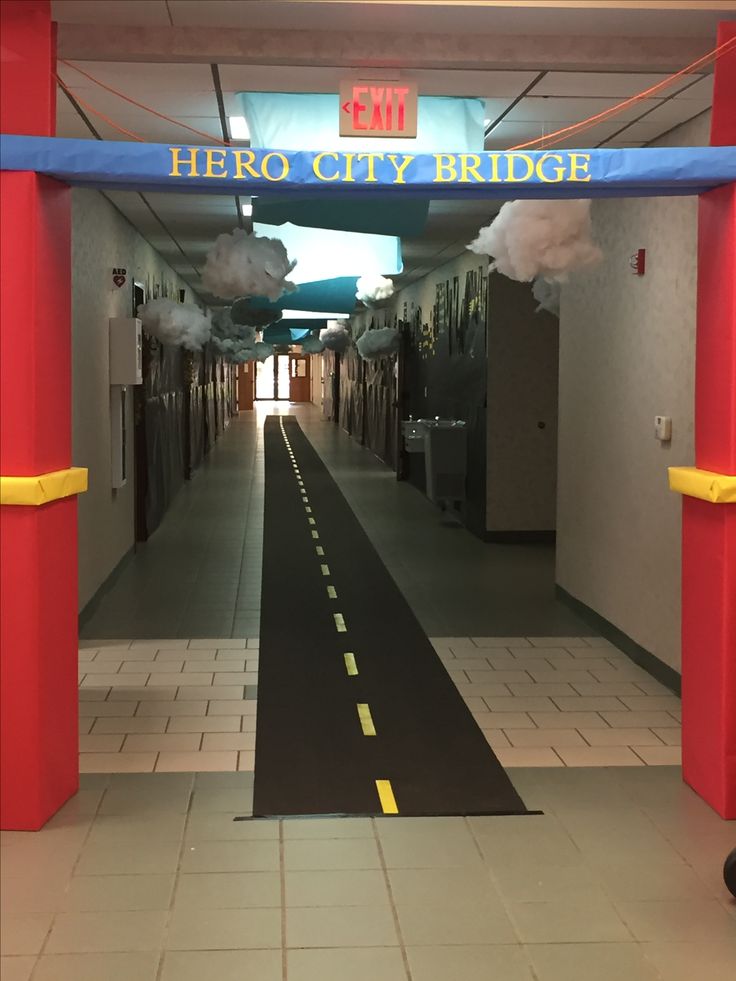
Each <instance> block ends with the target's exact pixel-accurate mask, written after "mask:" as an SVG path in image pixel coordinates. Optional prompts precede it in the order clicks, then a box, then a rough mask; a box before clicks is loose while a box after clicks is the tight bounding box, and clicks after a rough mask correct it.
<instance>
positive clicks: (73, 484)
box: [0, 467, 87, 507]
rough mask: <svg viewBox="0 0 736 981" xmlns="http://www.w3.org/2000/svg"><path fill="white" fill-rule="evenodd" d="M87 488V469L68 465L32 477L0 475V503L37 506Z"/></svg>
mask: <svg viewBox="0 0 736 981" xmlns="http://www.w3.org/2000/svg"><path fill="white" fill-rule="evenodd" d="M86 490H87V470H86V469H85V468H84V467H69V468H68V469H67V470H52V471H51V472H49V473H40V474H36V475H35V476H33V477H0V504H20V505H31V506H32V507H39V506H40V505H42V504H50V503H51V501H59V500H61V499H62V498H64V497H73V496H74V495H75V494H83V493H84V492H85V491H86Z"/></svg>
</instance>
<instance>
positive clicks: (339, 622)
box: [332, 613, 348, 634]
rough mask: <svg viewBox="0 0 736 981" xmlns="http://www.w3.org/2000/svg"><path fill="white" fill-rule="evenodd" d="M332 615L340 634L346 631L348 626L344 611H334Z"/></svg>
mask: <svg viewBox="0 0 736 981" xmlns="http://www.w3.org/2000/svg"><path fill="white" fill-rule="evenodd" d="M332 615H333V617H334V620H335V627H336V629H337V632H338V633H339V634H344V633H346V632H347V629H348V628H347V626H346V625H345V617H344V616H343V615H342V613H333V614H332Z"/></svg>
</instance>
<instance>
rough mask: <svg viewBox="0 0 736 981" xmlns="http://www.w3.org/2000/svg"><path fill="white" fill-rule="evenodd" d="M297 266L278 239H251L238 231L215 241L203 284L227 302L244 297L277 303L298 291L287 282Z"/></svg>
mask: <svg viewBox="0 0 736 981" xmlns="http://www.w3.org/2000/svg"><path fill="white" fill-rule="evenodd" d="M295 265H296V262H295V261H294V262H292V261H290V259H289V256H288V255H287V253H286V249H285V248H284V244H283V242H280V241H279V239H277V238H264V237H261V236H259V235H253V234H250V235H249V234H248V233H247V232H245V231H243V229H242V228H236V229H235V231H233V232H232V234H230V235H228V234H223V235H218V236H217V238H216V239H215V244H214V245H213V246H212V248H211V249H210V251H209V252H208V253H207V260H206V262H205V265H204V269H203V270H202V283H203V285H204V287H205V289H207V290H209V291H210V292H211V293H213V294H214V295H215V296H221V297H222V298H223V299H224V300H232V299H234V298H235V297H244V296H265V297H267V298H268V299H269V300H278V298H279V297H280V296H282V295H283V294H284V293H289V292H291V291H292V290H295V289H296V286H295V285H294V283H290V282H289V280H288V279H287V278H286V277H287V276H288V275H289V273H290V272H291V270H292V269H293V268H294V266H295Z"/></svg>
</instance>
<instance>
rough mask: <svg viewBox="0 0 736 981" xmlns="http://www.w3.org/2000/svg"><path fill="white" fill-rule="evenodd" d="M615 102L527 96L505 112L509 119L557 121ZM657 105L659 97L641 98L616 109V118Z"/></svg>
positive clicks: (581, 116) (600, 109) (577, 117)
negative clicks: (655, 98)
mask: <svg viewBox="0 0 736 981" xmlns="http://www.w3.org/2000/svg"><path fill="white" fill-rule="evenodd" d="M615 105H616V102H615V100H612V99H583V98H557V97H549V98H543V99H542V98H537V97H532V96H528V97H527V98H525V99H522V100H521V102H519V103H518V105H516V106H514V108H513V109H512V110H511V112H510V113H509V114H508V115H507V116H506V120H508V122H510V123H514V122H525V121H530V120H541V121H549V122H554V123H557V122H559V121H562V120H568V119H572V120H574V121H580V120H583V119H587V118H588V117H590V116H595V115H597V114H598V113H601V112H605V111H606V110H608V109H612V108H613V107H614V106H615ZM657 105H659V100H654V99H643V100H642V101H640V102H637V103H635V104H634V105H633V106H629V107H627V108H626V109H623V110H621V111H620V112H617V113H616V118H617V119H632V118H634V117H636V116H640V115H641V113H642V112H644V111H645V110H646V109H651V108H653V107H654V106H657Z"/></svg>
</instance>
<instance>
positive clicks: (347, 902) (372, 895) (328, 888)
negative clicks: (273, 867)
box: [285, 869, 389, 907]
mask: <svg viewBox="0 0 736 981" xmlns="http://www.w3.org/2000/svg"><path fill="white" fill-rule="evenodd" d="M285 885H286V905H287V906H291V907H295V906H387V905H388V904H389V894H388V889H387V886H386V880H385V878H384V875H383V872H381V871H379V870H378V869H376V870H332V871H329V872H327V871H323V870H321V871H307V872H286V876H285Z"/></svg>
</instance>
